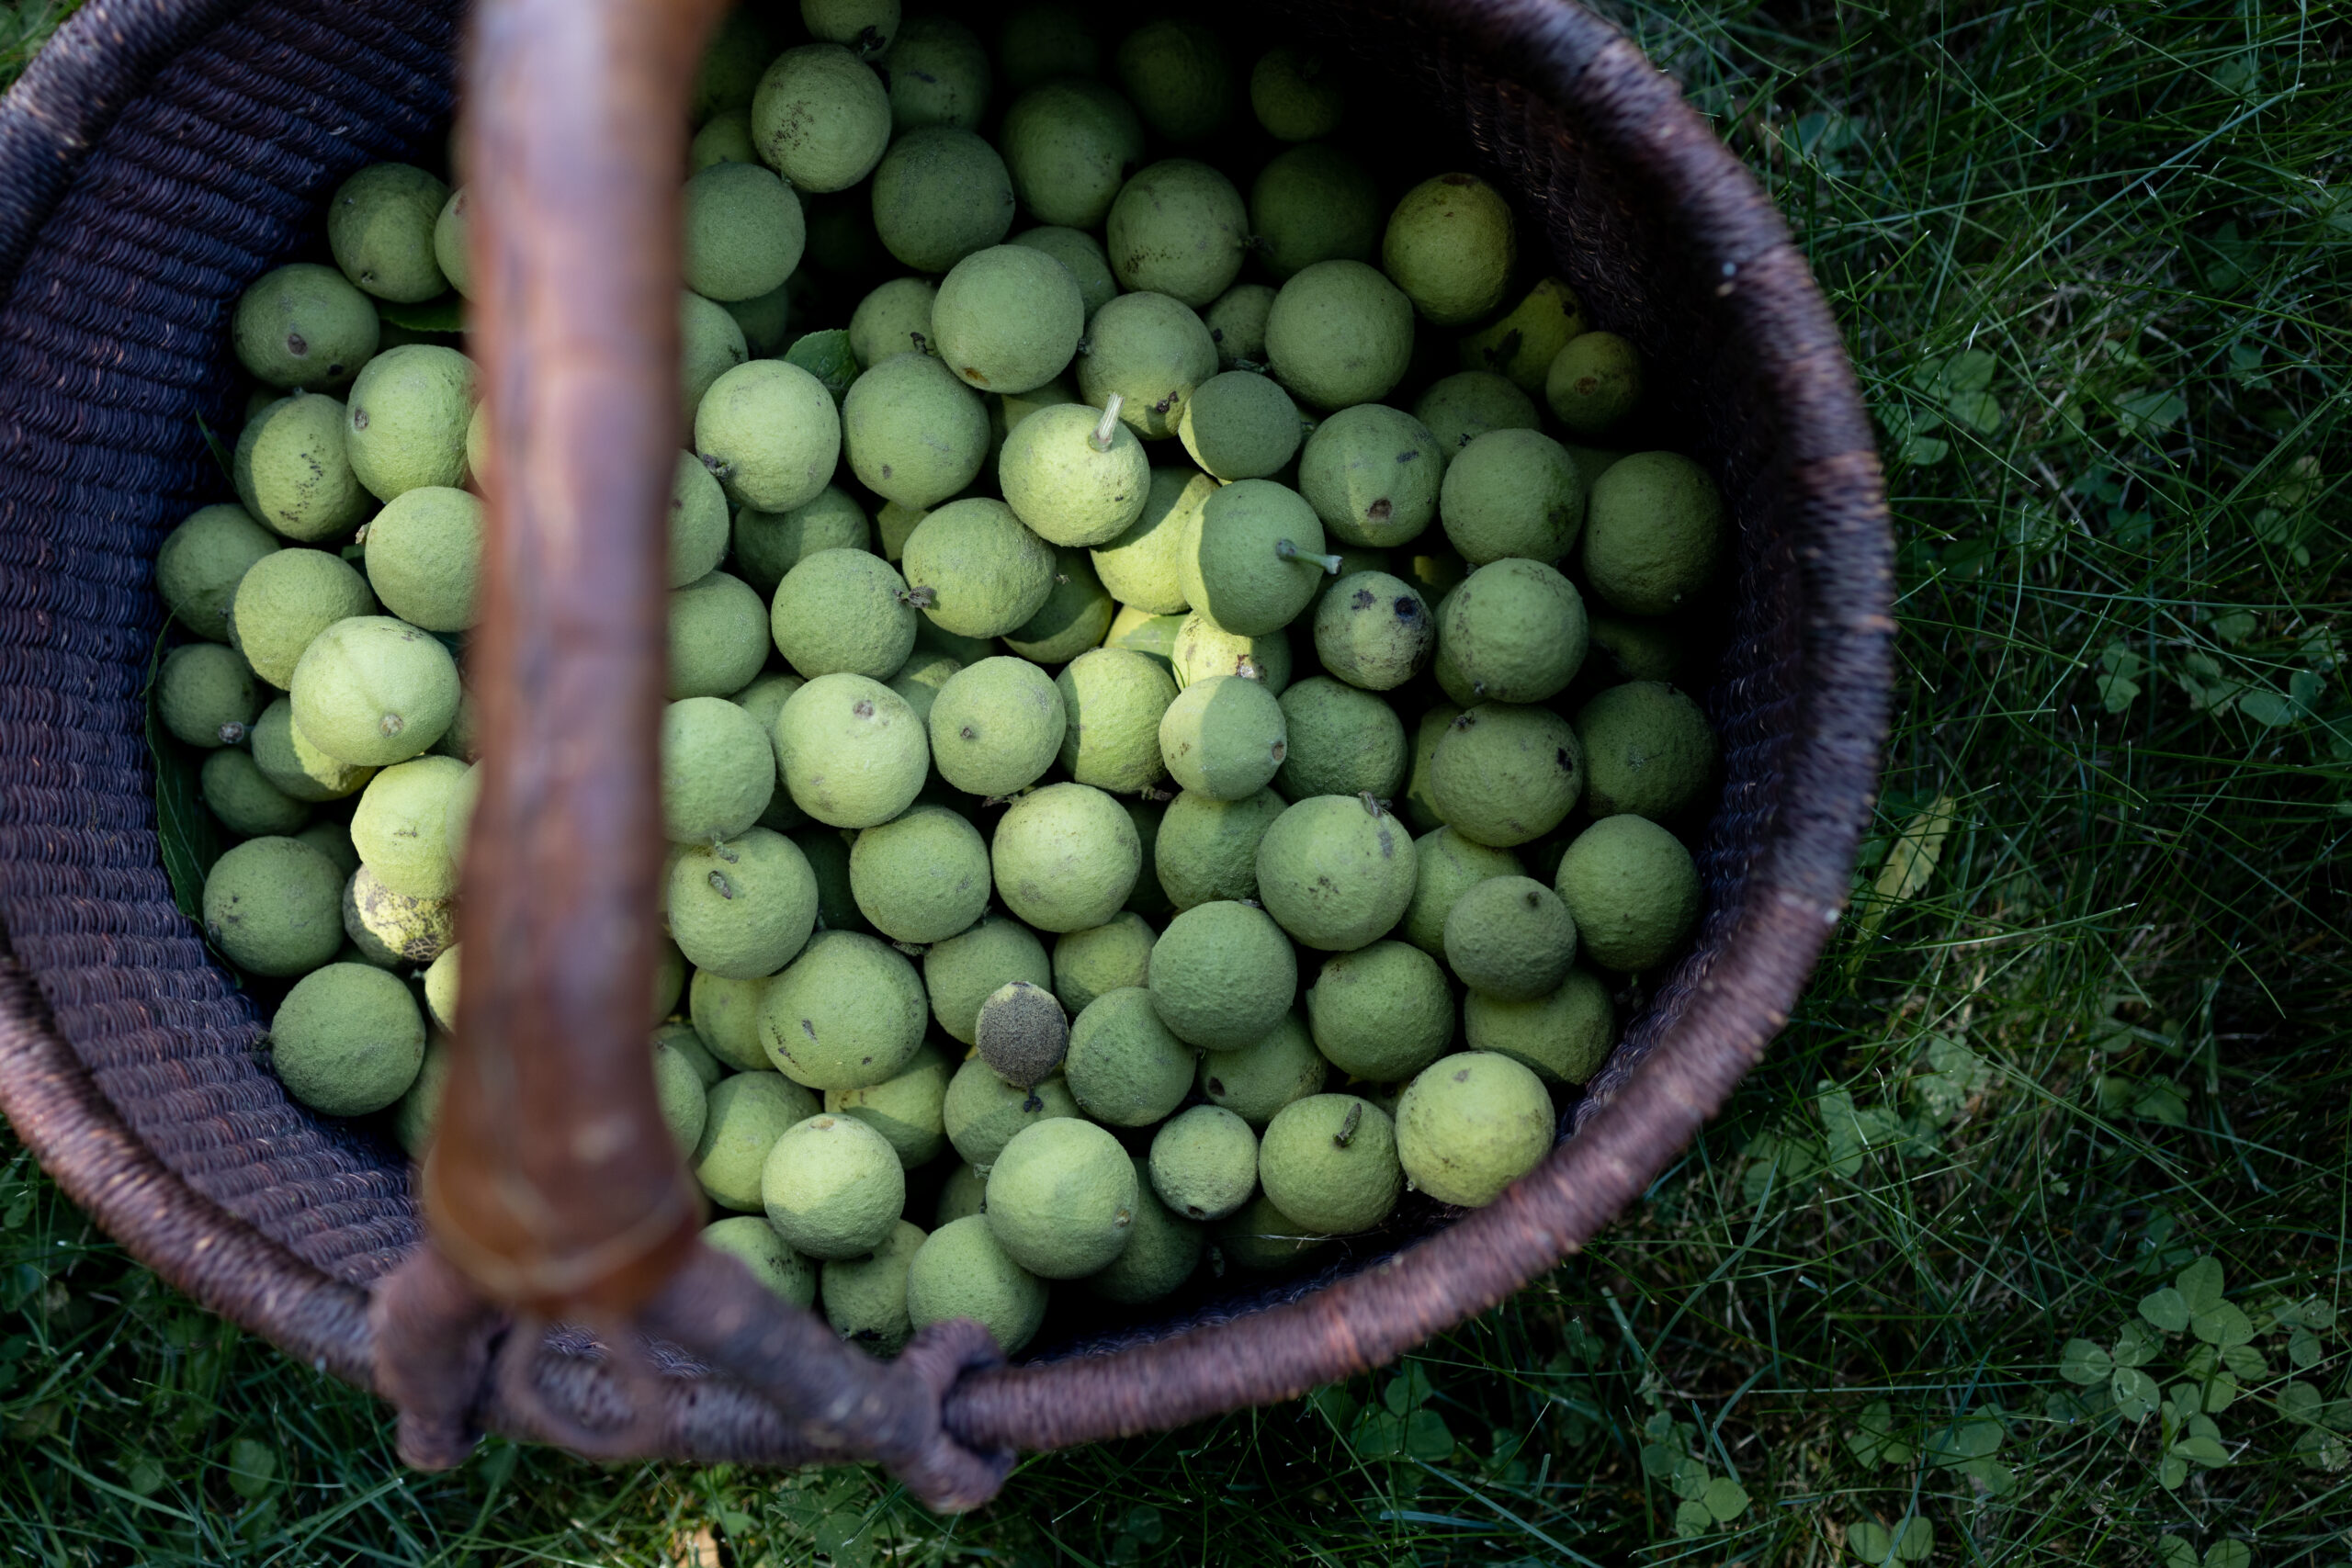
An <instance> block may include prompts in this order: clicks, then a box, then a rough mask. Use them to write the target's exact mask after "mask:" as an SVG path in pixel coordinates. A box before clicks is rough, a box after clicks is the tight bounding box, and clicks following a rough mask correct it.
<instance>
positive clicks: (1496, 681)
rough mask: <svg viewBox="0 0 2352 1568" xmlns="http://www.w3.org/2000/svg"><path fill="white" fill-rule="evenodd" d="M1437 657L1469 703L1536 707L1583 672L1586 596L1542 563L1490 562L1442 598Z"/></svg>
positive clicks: (1586, 637)
mask: <svg viewBox="0 0 2352 1568" xmlns="http://www.w3.org/2000/svg"><path fill="white" fill-rule="evenodd" d="M1437 634H1438V649H1439V654H1440V657H1442V658H1443V659H1445V660H1447V661H1448V662H1449V663H1450V664H1451V666H1452V668H1453V672H1454V675H1455V678H1456V679H1458V680H1459V681H1461V682H1463V684H1464V686H1466V687H1467V689H1468V691H1469V693H1470V695H1471V697H1472V700H1473V701H1476V702H1488V703H1540V702H1545V701H1548V700H1550V699H1551V698H1553V697H1555V696H1557V695H1558V694H1560V693H1562V692H1564V691H1566V689H1567V685H1568V682H1570V681H1572V680H1574V679H1576V674H1577V671H1578V670H1580V669H1582V668H1583V666H1584V656H1585V649H1586V644H1587V639H1588V637H1589V631H1588V628H1587V626H1586V623H1585V614H1584V596H1583V595H1582V594H1580V593H1578V592H1577V588H1576V584H1575V583H1573V582H1570V581H1568V580H1567V579H1566V578H1565V577H1563V576H1561V575H1560V574H1559V573H1558V572H1557V571H1555V570H1553V569H1552V568H1551V567H1550V566H1547V565H1545V564H1544V562H1542V561H1537V560H1526V559H1521V558H1510V559H1505V560H1498V561H1491V562H1489V563H1487V565H1485V566H1482V567H1480V568H1479V569H1478V570H1476V571H1474V572H1472V573H1471V574H1470V575H1469V577H1468V578H1467V579H1466V580H1464V582H1463V584H1462V586H1461V587H1459V588H1457V589H1455V590H1454V591H1453V592H1452V593H1449V594H1447V595H1446V598H1445V608H1444V609H1443V610H1442V612H1440V614H1439V615H1438V618H1437Z"/></svg>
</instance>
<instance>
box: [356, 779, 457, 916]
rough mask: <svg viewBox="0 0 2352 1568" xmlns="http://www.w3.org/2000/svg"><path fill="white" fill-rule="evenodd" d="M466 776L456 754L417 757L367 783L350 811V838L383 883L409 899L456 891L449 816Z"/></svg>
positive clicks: (454, 860)
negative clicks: (366, 786)
mask: <svg viewBox="0 0 2352 1568" xmlns="http://www.w3.org/2000/svg"><path fill="white" fill-rule="evenodd" d="M468 781H469V771H468V769H467V767H466V764H465V763H463V762H460V761H458V760H457V759H456V758H455V757H418V758H415V759H413V761H406V762H402V763H401V764H400V765H399V766H398V767H391V768H386V769H385V770H384V771H383V772H381V773H378V774H377V775H376V776H375V777H374V778H372V779H370V780H368V789H367V793H366V794H364V795H361V796H360V797H359V808H358V809H357V810H356V811H354V812H353V813H352V814H351V841H352V843H353V845H354V846H355V847H356V848H357V850H358V851H359V858H360V859H361V860H362V861H364V862H366V863H367V864H368V868H369V869H370V870H372V871H374V872H375V874H376V875H377V876H378V878H379V879H380V880H381V881H382V882H383V884H384V886H387V887H389V888H390V889H391V890H392V891H393V892H395V893H401V894H405V895H407V896H408V897H412V898H447V897H453V896H454V895H455V894H456V893H457V891H458V856H457V855H456V854H453V853H452V852H451V851H452V845H451V842H450V839H449V818H450V813H451V809H452V807H453V805H454V804H455V802H456V801H457V800H458V799H459V798H460V795H459V791H460V790H461V789H462V788H463V787H464V786H465V784H467V782H468ZM470 804H471V803H470V800H469V801H468V805H469V808H470Z"/></svg>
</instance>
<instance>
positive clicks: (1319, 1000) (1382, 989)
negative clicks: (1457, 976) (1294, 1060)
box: [1306, 942, 1453, 1083]
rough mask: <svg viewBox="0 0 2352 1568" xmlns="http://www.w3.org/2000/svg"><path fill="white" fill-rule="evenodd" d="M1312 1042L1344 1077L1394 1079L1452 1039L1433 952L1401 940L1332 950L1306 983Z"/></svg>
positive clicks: (1449, 1009) (1449, 993)
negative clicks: (1352, 950) (1307, 983)
mask: <svg viewBox="0 0 2352 1568" xmlns="http://www.w3.org/2000/svg"><path fill="white" fill-rule="evenodd" d="M1306 1025H1307V1030H1308V1032H1309V1033H1310V1034H1311V1035H1312V1037H1313V1038H1314V1041H1315V1048H1316V1050H1317V1051H1319V1052H1321V1053H1322V1055H1324V1056H1325V1057H1326V1058H1327V1059H1328V1060H1329V1062H1330V1064H1331V1065H1332V1066H1335V1067H1337V1068H1339V1069H1340V1071H1341V1072H1343V1073H1346V1074H1348V1075H1349V1076H1350V1077H1358V1078H1362V1079H1363V1080H1364V1081H1365V1082H1367V1083H1402V1082H1404V1081H1405V1080H1406V1079H1407V1078H1409V1077H1412V1076H1413V1075H1414V1074H1415V1073H1418V1072H1419V1071H1420V1070H1421V1069H1422V1068H1423V1067H1426V1066H1429V1065H1430V1063H1431V1062H1434V1061H1436V1060H1437V1059H1438V1058H1439V1057H1440V1056H1442V1055H1444V1054H1445V1050H1446V1047H1447V1046H1449V1045H1451V1044H1452V1043H1453V988H1452V987H1449V986H1447V984H1446V983H1445V971H1444V970H1442V969H1441V968H1439V967H1438V963H1437V960H1436V959H1434V958H1432V957H1430V955H1429V954H1428V953H1424V952H1422V951H1421V950H1420V949H1419V948H1418V947H1412V946H1408V944H1406V943H1404V942H1374V943H1373V944H1372V945H1371V946H1369V947H1360V948H1358V949H1356V950H1355V951H1354V952H1352V953H1333V954H1332V955H1331V956H1330V957H1329V958H1327V959H1325V960H1324V961H1323V968H1322V972H1321V973H1320V974H1318V975H1317V976H1316V978H1315V984H1313V985H1312V986H1309V987H1307V988H1306Z"/></svg>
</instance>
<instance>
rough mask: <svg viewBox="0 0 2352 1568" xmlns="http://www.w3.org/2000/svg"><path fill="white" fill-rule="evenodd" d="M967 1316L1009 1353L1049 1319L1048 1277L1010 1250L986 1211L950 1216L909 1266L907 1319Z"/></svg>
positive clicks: (924, 1321) (929, 1321) (918, 1323)
mask: <svg viewBox="0 0 2352 1568" xmlns="http://www.w3.org/2000/svg"><path fill="white" fill-rule="evenodd" d="M959 1317H968V1318H970V1319H972V1320H973V1321H974V1322H976V1323H978V1324H979V1325H981V1326H982V1327H984V1328H986V1329H987V1330H988V1331H989V1335H990V1336H991V1337H994V1339H995V1340H996V1342H997V1348H999V1349H1001V1350H1002V1351H1003V1352H1004V1353H1005V1354H1006V1355H1008V1356H1010V1355H1012V1354H1014V1353H1016V1352H1017V1351H1019V1350H1020V1348H1022V1347H1023V1346H1024V1345H1026V1344H1028V1343H1029V1341H1030V1340H1031V1339H1032V1338H1033V1337H1035V1335H1036V1332H1037V1329H1038V1327H1039V1326H1040V1325H1042V1324H1044V1322H1045V1321H1046V1282H1045V1281H1044V1280H1040V1279H1038V1278H1037V1277H1036V1276H1035V1274H1032V1273H1030V1272H1029V1271H1028V1270H1027V1269H1023V1268H1022V1267H1021V1265H1019V1264H1018V1263H1015V1262H1014V1261H1013V1260H1012V1257H1011V1256H1010V1255H1009V1254H1007V1253H1006V1251H1005V1250H1004V1248H1003V1247H1001V1245H999V1243H998V1241H997V1239H996V1236H995V1235H994V1234H993V1233H992V1232H990V1230H989V1222H988V1217H987V1216H986V1215H985V1214H971V1215H967V1216H966V1217H965V1218H963V1219H960V1220H952V1221H950V1222H949V1223H947V1224H944V1225H942V1226H940V1227H939V1228H938V1229H937V1230H935V1231H933V1232H932V1233H931V1235H929V1236H927V1237H925V1238H924V1240H923V1244H922V1247H918V1248H917V1249H916V1250H915V1256H914V1261H913V1262H912V1263H910V1264H909V1265H908V1266H907V1320H908V1321H909V1322H910V1323H911V1324H912V1325H914V1326H915V1327H916V1328H918V1329H922V1328H927V1327H929V1326H930V1325H933V1324H934V1323H946V1322H948V1321H950V1320H952V1319H955V1318H959Z"/></svg>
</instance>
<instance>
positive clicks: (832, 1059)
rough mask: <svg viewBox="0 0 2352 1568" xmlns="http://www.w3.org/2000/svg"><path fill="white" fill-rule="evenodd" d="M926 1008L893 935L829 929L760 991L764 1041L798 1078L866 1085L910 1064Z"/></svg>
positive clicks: (811, 1083)
mask: <svg viewBox="0 0 2352 1568" xmlns="http://www.w3.org/2000/svg"><path fill="white" fill-rule="evenodd" d="M925 1011H926V1009H925V1007H924V1003H923V989H922V977H921V976H918V975H917V974H916V973H915V967H914V965H913V964H910V963H908V962H907V960H906V959H905V958H904V957H903V956H901V955H900V954H899V953H898V952H897V951H896V950H895V949H893V948H892V947H891V946H890V945H889V944H888V942H881V941H878V940H877V939H876V938H874V937H870V936H865V935H864V934H862V933H860V932H857V931H821V932H820V933H819V934H818V935H817V936H816V937H814V938H813V939H811V941H810V942H809V945H808V946H807V947H805V948H803V949H802V950H801V953H800V956H799V957H798V958H797V959H795V960H794V961H793V963H792V966H791V967H790V968H788V969H786V971H785V972H784V973H783V974H781V975H779V976H776V977H775V980H774V981H772V982H771V983H770V984H769V986H768V988H767V992H766V994H765V995H763V997H762V998H760V1043H762V1044H763V1046H764V1047H765V1048H766V1050H767V1054H768V1060H770V1061H771V1062H773V1063H775V1067H776V1070H777V1071H778V1072H781V1073H782V1074H783V1075H784V1076H785V1077H788V1078H790V1079H791V1080H792V1081H793V1082H795V1083H798V1084H805V1085H807V1086H808V1087H809V1088H810V1089H865V1088H867V1087H869V1086H871V1085H874V1084H878V1083H887V1082H888V1081H889V1080H890V1079H892V1078H894V1077H898V1076H899V1073H900V1072H902V1071H904V1070H905V1068H906V1066H907V1063H908V1062H910V1060H912V1059H913V1057H914V1054H915V1052H916V1051H917V1050H918V1049H919V1048H920V1047H921V1046H922V1033H923V1016H924V1013H925ZM895 1159H896V1156H893V1160H894V1161H895ZM893 1212H894V1213H895V1212H896V1206H895V1205H894V1206H893Z"/></svg>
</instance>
